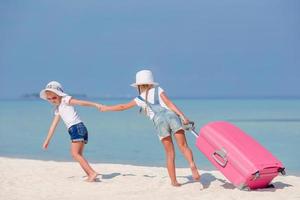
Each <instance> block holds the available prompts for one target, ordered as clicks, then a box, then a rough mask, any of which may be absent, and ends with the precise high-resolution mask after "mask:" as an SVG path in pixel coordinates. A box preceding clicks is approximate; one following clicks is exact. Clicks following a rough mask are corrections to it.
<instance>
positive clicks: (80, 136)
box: [40, 81, 101, 182]
mask: <svg viewBox="0 0 300 200" xmlns="http://www.w3.org/2000/svg"><path fill="white" fill-rule="evenodd" d="M40 97H41V98H42V99H44V100H48V101H49V102H50V103H52V104H53V105H54V106H55V115H54V118H53V121H52V124H51V126H50V129H49V131H48V135H47V137H46V139H45V141H44V144H43V148H44V149H45V150H46V149H47V148H48V145H49V142H50V140H51V138H52V136H53V134H54V131H55V129H56V127H57V124H58V122H59V121H60V119H62V120H63V121H64V123H65V124H66V126H67V129H68V132H69V134H70V137H71V141H72V143H71V154H72V157H73V158H74V159H75V160H76V161H77V162H79V164H80V166H81V167H82V169H83V170H84V171H85V173H86V174H87V176H88V178H87V180H86V181H89V182H93V181H95V180H96V177H97V173H96V172H95V170H94V169H93V168H92V167H91V166H90V165H89V163H88V162H87V160H86V159H85V158H84V157H83V149H84V145H85V144H86V143H87V142H88V131H87V129H86V127H85V125H84V124H83V122H82V121H81V120H80V118H79V116H78V114H77V112H76V111H75V109H74V107H73V106H74V105H80V106H92V107H96V108H97V109H100V106H101V104H98V103H94V102H90V101H82V100H78V99H74V98H72V97H71V96H69V95H67V94H66V93H64V92H63V89H62V86H61V84H60V83H58V82H56V81H51V82H50V83H48V84H47V86H46V88H45V89H43V90H42V91H41V92H40Z"/></svg>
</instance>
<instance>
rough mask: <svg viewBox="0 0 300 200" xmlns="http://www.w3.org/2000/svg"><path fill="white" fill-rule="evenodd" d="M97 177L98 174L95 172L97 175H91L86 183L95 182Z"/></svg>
mask: <svg viewBox="0 0 300 200" xmlns="http://www.w3.org/2000/svg"><path fill="white" fill-rule="evenodd" d="M97 176H98V174H97V173H96V172H95V173H93V174H91V175H89V176H88V178H87V179H86V181H87V182H95V181H96V178H97Z"/></svg>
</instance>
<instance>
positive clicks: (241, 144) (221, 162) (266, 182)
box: [192, 121, 285, 190]
mask: <svg viewBox="0 0 300 200" xmlns="http://www.w3.org/2000/svg"><path fill="white" fill-rule="evenodd" d="M192 132H193V133H194V134H195V135H196V136H197V142H196V146H197V148H198V149H199V150H200V151H201V152H202V153H203V154H204V155H205V156H206V157H207V158H208V159H209V161H210V162H211V163H212V164H213V165H214V166H215V167H217V169H218V170H220V171H221V172H222V173H223V175H224V176H225V177H226V178H227V179H228V180H229V181H230V182H231V183H233V184H234V185H235V186H236V187H238V188H239V189H242V190H250V189H258V188H266V187H269V186H270V182H271V181H272V180H273V178H275V177H276V176H277V175H278V173H279V172H281V173H282V174H283V175H284V174H285V171H284V166H283V165H282V163H281V162H280V161H279V160H278V159H277V158H275V157H274V156H273V155H272V154H271V153H270V152H269V151H268V150H267V149H265V148H264V147H263V146H262V145H260V144H259V143H258V142H257V141H255V140H254V139H253V138H252V137H250V136H249V135H247V134H246V133H244V132H243V131H242V130H241V129H239V128H237V127H236V126H234V125H233V124H230V123H228V122H224V121H220V122H212V123H209V124H207V125H205V126H204V127H203V128H202V129H201V130H200V133H199V135H198V134H197V133H196V132H195V131H194V128H193V129H192ZM271 186H272V185H271Z"/></svg>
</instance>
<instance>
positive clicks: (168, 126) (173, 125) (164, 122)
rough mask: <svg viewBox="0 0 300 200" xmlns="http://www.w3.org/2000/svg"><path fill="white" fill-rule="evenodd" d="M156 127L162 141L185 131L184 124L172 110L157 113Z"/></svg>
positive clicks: (154, 119) (154, 120)
mask: <svg viewBox="0 0 300 200" xmlns="http://www.w3.org/2000/svg"><path fill="white" fill-rule="evenodd" d="M153 122H154V126H155V129H156V131H157V135H158V137H159V139H160V140H162V139H164V138H165V137H168V136H170V135H171V134H175V133H176V132H177V131H179V130H183V127H182V123H181V120H180V118H179V117H178V115H176V114H175V113H174V112H172V111H170V110H167V109H166V110H164V111H161V112H159V113H156V114H155V116H154V118H153Z"/></svg>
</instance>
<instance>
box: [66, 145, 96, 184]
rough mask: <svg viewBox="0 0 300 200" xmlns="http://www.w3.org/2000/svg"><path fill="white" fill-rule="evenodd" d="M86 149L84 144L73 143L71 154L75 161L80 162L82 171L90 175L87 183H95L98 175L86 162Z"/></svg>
mask: <svg viewBox="0 0 300 200" xmlns="http://www.w3.org/2000/svg"><path fill="white" fill-rule="evenodd" d="M83 148H84V143H83V142H72V143H71V154H72V157H73V158H74V160H76V161H77V162H79V164H80V166H81V167H82V169H83V170H84V171H85V172H86V174H87V175H88V179H87V181H90V182H92V181H95V179H96V177H97V173H96V172H95V171H94V170H93V169H92V167H91V166H90V165H89V163H88V162H87V161H86V160H85V158H84V157H83V155H82V152H83Z"/></svg>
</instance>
